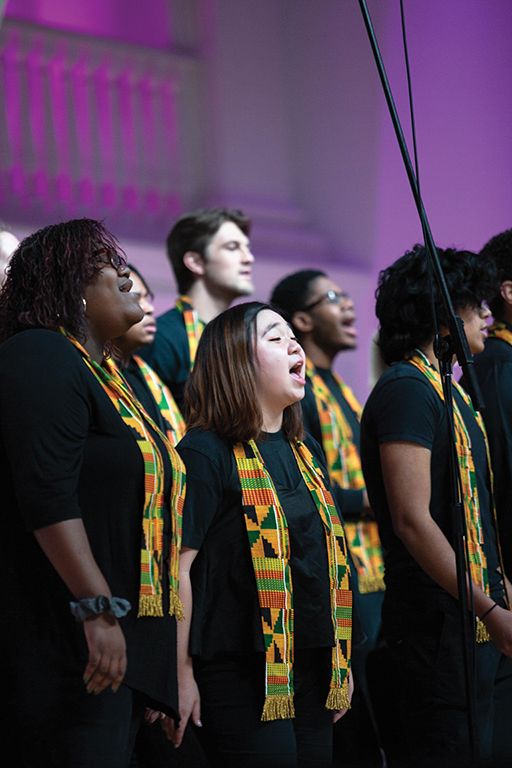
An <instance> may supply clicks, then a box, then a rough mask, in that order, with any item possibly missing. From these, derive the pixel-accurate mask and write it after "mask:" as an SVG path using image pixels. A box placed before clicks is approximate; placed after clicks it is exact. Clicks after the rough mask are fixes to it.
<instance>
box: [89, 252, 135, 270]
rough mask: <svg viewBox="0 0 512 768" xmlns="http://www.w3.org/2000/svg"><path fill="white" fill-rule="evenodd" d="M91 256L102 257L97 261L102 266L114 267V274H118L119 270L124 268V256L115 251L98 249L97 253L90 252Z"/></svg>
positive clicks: (125, 263) (125, 262)
mask: <svg viewBox="0 0 512 768" xmlns="http://www.w3.org/2000/svg"><path fill="white" fill-rule="evenodd" d="M92 255H93V256H104V257H105V258H104V259H99V261H100V262H101V263H102V264H106V265H107V264H110V266H111V267H114V269H115V270H116V272H119V270H120V269H122V268H123V267H126V265H127V261H126V259H125V257H124V256H122V255H121V254H120V253H118V252H117V251H110V250H108V249H107V248H99V249H98V250H97V251H93V252H92Z"/></svg>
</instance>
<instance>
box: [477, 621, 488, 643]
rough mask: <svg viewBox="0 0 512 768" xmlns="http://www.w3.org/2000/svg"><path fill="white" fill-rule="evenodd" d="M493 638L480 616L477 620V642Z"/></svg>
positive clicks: (484, 641) (485, 641)
mask: <svg viewBox="0 0 512 768" xmlns="http://www.w3.org/2000/svg"><path fill="white" fill-rule="evenodd" d="M490 639H491V636H490V634H489V630H488V629H487V627H486V626H485V624H484V623H483V621H480V619H479V618H477V620H476V641H477V643H480V644H481V643H488V642H489V640H490Z"/></svg>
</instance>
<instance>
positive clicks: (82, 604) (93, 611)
mask: <svg viewBox="0 0 512 768" xmlns="http://www.w3.org/2000/svg"><path fill="white" fill-rule="evenodd" d="M69 607H70V609H71V613H72V614H73V616H74V617H75V619H76V620H77V621H85V620H86V619H88V618H89V617H90V616H99V615H100V613H108V614H110V615H111V616H115V617H116V619H121V618H122V617H123V616H126V614H127V613H128V611H130V610H131V608H132V606H131V603H130V601H129V600H125V598H124V597H107V596H106V595H98V596H97V597H83V598H82V599H81V600H77V601H76V602H74V601H71V602H70V603H69Z"/></svg>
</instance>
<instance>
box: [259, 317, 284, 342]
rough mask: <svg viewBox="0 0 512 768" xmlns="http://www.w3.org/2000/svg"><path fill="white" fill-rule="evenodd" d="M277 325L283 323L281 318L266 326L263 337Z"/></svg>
mask: <svg viewBox="0 0 512 768" xmlns="http://www.w3.org/2000/svg"><path fill="white" fill-rule="evenodd" d="M276 325H281V322H280V320H274V322H273V323H269V324H268V325H267V327H266V328H265V330H264V331H263V333H262V334H261V337H262V338H263V336H266V335H267V333H268V332H269V331H271V330H272V328H275V327H276Z"/></svg>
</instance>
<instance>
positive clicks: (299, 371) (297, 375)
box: [290, 360, 306, 384]
mask: <svg viewBox="0 0 512 768" xmlns="http://www.w3.org/2000/svg"><path fill="white" fill-rule="evenodd" d="M290 376H291V377H292V379H294V380H295V381H297V382H299V384H305V383H306V380H305V378H304V362H303V361H302V360H297V362H296V363H295V364H294V365H292V367H291V368H290Z"/></svg>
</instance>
